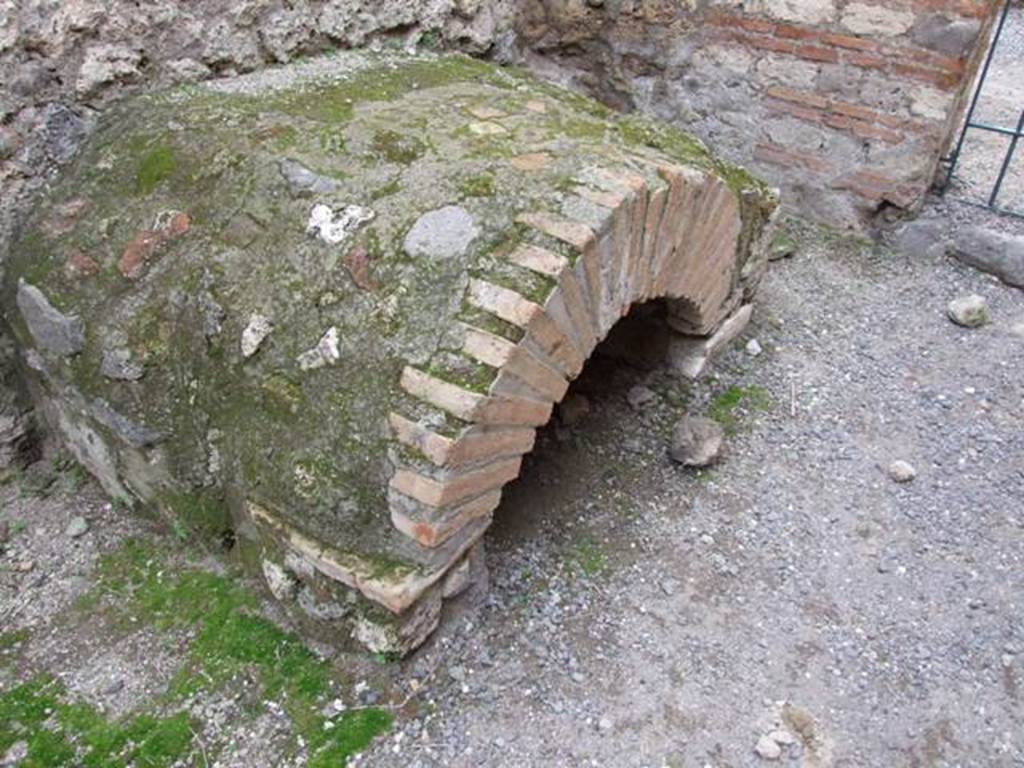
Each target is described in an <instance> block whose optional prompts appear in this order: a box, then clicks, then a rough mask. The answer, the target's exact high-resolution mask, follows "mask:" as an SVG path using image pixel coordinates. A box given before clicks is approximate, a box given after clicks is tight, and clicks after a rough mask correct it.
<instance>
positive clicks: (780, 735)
mask: <svg viewBox="0 0 1024 768" xmlns="http://www.w3.org/2000/svg"><path fill="white" fill-rule="evenodd" d="M768 738H769V739H771V740H772V741H774V742H775V743H776V744H781V745H782V746H789V745H790V744H795V743H796V736H794V735H793V734H792V733H790V732H789V731H787V730H785V729H784V728H780V729H779V730H777V731H772V732H771V733H769V734H768Z"/></svg>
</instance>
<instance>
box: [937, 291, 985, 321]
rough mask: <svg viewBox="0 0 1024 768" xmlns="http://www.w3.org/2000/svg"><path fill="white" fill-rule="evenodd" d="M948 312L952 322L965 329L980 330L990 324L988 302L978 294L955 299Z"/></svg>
mask: <svg viewBox="0 0 1024 768" xmlns="http://www.w3.org/2000/svg"><path fill="white" fill-rule="evenodd" d="M947 312H948V314H949V319H950V320H952V321H953V322H954V323H956V324H957V325H962V326H963V327H964V328H979V327H981V326H983V325H985V324H986V323H987V322H988V302H987V301H985V299H984V298H983V297H982V296H978V295H977V294H971V295H970V296H961V297H960V298H958V299H953V301H951V302H949V307H948V308H947Z"/></svg>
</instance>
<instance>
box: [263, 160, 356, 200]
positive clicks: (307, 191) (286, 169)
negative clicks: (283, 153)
mask: <svg viewBox="0 0 1024 768" xmlns="http://www.w3.org/2000/svg"><path fill="white" fill-rule="evenodd" d="M278 169H279V170H280V171H281V175H282V176H283V177H284V180H285V181H287V182H288V186H289V188H290V189H291V191H292V194H293V195H295V196H296V197H298V196H300V195H322V194H326V193H327V192H333V191H335V190H336V189H338V187H340V186H341V183H340V182H338V181H336V180H335V179H332V178H330V177H328V176H321V175H320V174H318V173H315V172H314V171H311V170H310V169H309V168H307V167H306V166H304V165H303V164H302V163H300V162H298V161H296V160H291V159H286V160H282V161H281V162H280V163H279V164H278Z"/></svg>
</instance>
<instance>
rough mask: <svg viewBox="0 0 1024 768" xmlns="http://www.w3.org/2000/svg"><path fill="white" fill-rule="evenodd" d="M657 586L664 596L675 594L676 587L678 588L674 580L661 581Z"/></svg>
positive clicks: (677, 583)
mask: <svg viewBox="0 0 1024 768" xmlns="http://www.w3.org/2000/svg"><path fill="white" fill-rule="evenodd" d="M658 586H660V587H661V591H662V592H664V593H665V594H666V595H672V594H675V591H676V587H678V586H679V582H677V581H676V580H675V579H662V581H661V583H660V584H659V585H658Z"/></svg>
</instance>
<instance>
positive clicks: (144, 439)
mask: <svg viewBox="0 0 1024 768" xmlns="http://www.w3.org/2000/svg"><path fill="white" fill-rule="evenodd" d="M89 415H90V416H92V417H93V418H94V419H96V421H98V422H99V423H100V424H102V425H103V426H105V427H106V428H107V429H109V430H111V431H112V432H114V433H115V434H116V435H117V436H118V437H120V438H121V439H122V440H124V441H125V442H126V443H128V444H129V445H131V446H134V447H135V448H145V447H147V446H150V445H153V444H155V443H158V442H160V441H161V440H163V437H164V436H163V434H162V433H161V432H158V431H157V430H155V429H151V428H150V427H147V426H146V425H145V424H138V423H137V422H134V421H132V420H131V419H129V418H128V417H127V416H125V415H124V414H123V413H120V412H119V411H116V410H114V408H113V407H112V406H111V405H110V403H108V402H107V401H106V400H102V399H100V398H96V399H95V400H93V401H92V402H91V403H89Z"/></svg>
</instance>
